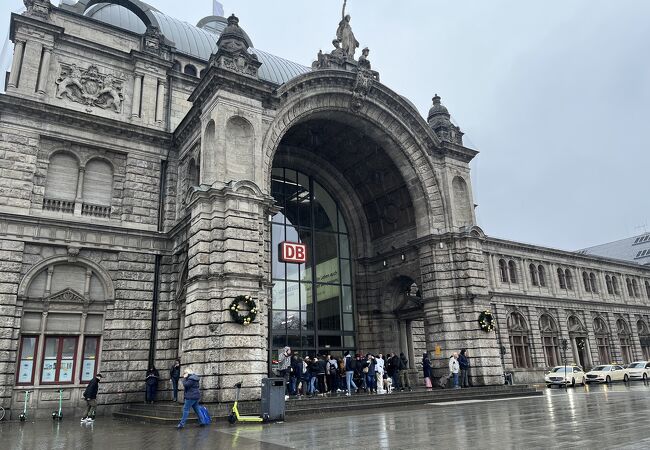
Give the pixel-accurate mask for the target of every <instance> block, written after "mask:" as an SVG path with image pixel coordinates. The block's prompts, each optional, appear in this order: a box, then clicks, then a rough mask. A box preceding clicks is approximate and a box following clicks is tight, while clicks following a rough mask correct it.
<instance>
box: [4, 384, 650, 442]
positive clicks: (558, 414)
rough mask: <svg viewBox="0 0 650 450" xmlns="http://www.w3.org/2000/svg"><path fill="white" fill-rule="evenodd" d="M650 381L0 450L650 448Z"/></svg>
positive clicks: (69, 434)
mask: <svg viewBox="0 0 650 450" xmlns="http://www.w3.org/2000/svg"><path fill="white" fill-rule="evenodd" d="M648 411H650V384H644V383H642V382H636V383H631V384H629V385H625V384H623V383H620V384H614V385H612V386H611V387H610V386H597V385H592V386H588V387H584V388H583V387H577V388H575V389H571V388H569V390H568V391H567V392H565V391H564V390H563V389H557V388H554V389H547V390H546V391H545V395H544V396H541V397H522V398H514V399H504V400H488V401H473V400H469V401H465V402H462V403H442V404H429V405H424V406H418V407H417V408H407V409H392V410H386V411H382V410H377V409H375V410H372V411H367V412H358V411H355V412H353V413H352V412H351V413H350V414H340V415H336V416H324V417H317V418H313V417H311V418H307V419H305V420H299V421H292V422H286V423H276V424H266V425H241V426H230V425H228V424H226V423H223V422H218V423H216V424H214V423H213V424H212V425H211V426H210V427H209V428H200V427H198V426H188V427H187V428H185V429H183V430H176V429H175V428H170V427H167V426H161V425H147V424H134V423H126V422H121V421H118V420H114V419H111V418H108V417H106V418H101V417H100V418H98V420H97V421H96V422H95V424H93V425H92V426H90V425H80V424H79V422H78V420H71V419H70V420H66V419H64V420H63V422H60V423H58V422H57V423H53V422H51V421H40V422H35V423H24V424H20V423H17V422H2V423H0V448H2V449H4V448H7V449H12V450H13V449H16V450H18V449H29V450H40V449H62V450H63V449H65V450H68V449H98V450H104V449H106V450H127V449H128V450H132V449H134V450H144V449H156V450H158V449H160V450H166V449H188V450H190V449H192V450H201V449H231V448H233V449H247V450H248V449H251V450H254V449H269V450H275V449H285V448H300V449H303V448H305V449H306V448H309V449H314V448H327V449H334V448H341V449H346V450H349V449H355V450H356V449H399V450H406V449H424V448H433V447H435V448H443V449H456V448H459V449H466V448H563V449H567V448H590V449H596V448H597V449H598V450H602V449H609V448H611V449H623V448H630V449H632V448H639V449H641V448H650V414H648Z"/></svg>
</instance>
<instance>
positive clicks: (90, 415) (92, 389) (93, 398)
mask: <svg viewBox="0 0 650 450" xmlns="http://www.w3.org/2000/svg"><path fill="white" fill-rule="evenodd" d="M102 377H103V375H102V374H101V373H98V374H97V375H95V376H94V377H93V379H92V380H90V383H88V386H86V390H85V391H84V393H83V397H84V400H85V401H86V414H84V416H83V417H82V418H81V423H92V422H94V421H95V413H96V411H97V392H98V391H99V382H100V381H101V380H102Z"/></svg>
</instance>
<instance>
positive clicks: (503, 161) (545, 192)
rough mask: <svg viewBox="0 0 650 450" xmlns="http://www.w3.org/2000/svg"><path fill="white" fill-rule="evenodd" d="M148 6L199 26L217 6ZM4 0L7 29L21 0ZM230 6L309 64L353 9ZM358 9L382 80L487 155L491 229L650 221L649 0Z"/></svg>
mask: <svg viewBox="0 0 650 450" xmlns="http://www.w3.org/2000/svg"><path fill="white" fill-rule="evenodd" d="M55 1H57V0H55ZM149 2H150V3H152V4H153V5H154V6H155V7H157V8H158V9H159V10H161V11H163V12H165V13H167V14H169V15H173V16H176V17H178V18H180V19H183V20H186V21H188V22H190V23H193V24H195V23H197V22H198V20H199V19H201V18H202V17H204V16H206V15H209V14H210V13H211V11H212V0H184V1H178V0H149ZM0 3H2V6H0V12H1V14H2V16H1V21H2V25H0V33H1V35H2V36H4V35H5V34H6V30H7V26H8V22H9V11H10V10H11V9H13V8H14V7H18V6H20V5H22V1H20V0H1V1H0ZM223 3H224V8H225V12H226V15H229V14H230V13H233V12H234V13H236V14H237V15H238V16H239V18H240V25H241V26H242V27H243V28H244V29H245V30H246V32H247V33H248V34H249V35H250V36H251V38H252V40H253V42H254V45H255V47H258V48H260V49H262V50H266V51H269V52H271V53H274V54H277V55H280V56H283V57H286V58H289V59H292V60H294V61H297V62H299V63H302V64H305V65H309V64H311V62H312V61H313V59H314V58H315V55H316V53H317V52H318V50H319V49H321V48H322V49H323V51H328V50H329V49H330V47H331V44H330V42H331V40H332V39H333V38H334V35H335V31H336V27H337V25H338V21H339V20H340V13H341V11H340V10H341V5H342V1H340V0H309V1H305V0H274V1H268V0H223ZM348 12H349V13H350V14H351V16H352V28H353V30H354V32H355V35H356V37H357V39H358V40H359V41H360V42H361V46H362V47H364V46H368V47H370V49H371V53H370V60H371V61H372V64H373V69H376V70H378V71H379V72H380V74H381V80H382V82H383V83H384V84H386V85H387V86H389V87H390V88H392V89H393V90H395V91H397V92H398V93H399V94H401V95H404V96H406V97H408V98H409V99H410V100H411V101H413V103H415V105H416V106H417V107H418V109H419V110H420V112H421V113H422V114H423V115H425V117H426V113H427V111H428V109H429V107H430V104H431V97H432V96H433V94H434V93H438V94H439V95H440V96H441V97H442V101H443V103H444V104H445V105H446V106H447V107H448V108H449V111H450V112H451V114H452V116H453V119H454V120H455V122H456V123H457V124H458V125H459V126H460V127H461V129H462V130H463V131H464V132H465V133H466V134H465V144H466V145H467V146H468V147H472V148H474V149H476V150H479V151H480V152H481V153H480V155H479V156H478V157H477V158H476V159H475V161H474V162H473V163H472V171H473V190H474V196H475V202H476V203H477V204H478V205H479V207H478V210H477V215H478V222H479V225H480V226H481V227H482V228H483V229H484V230H485V232H486V233H487V234H488V235H491V236H496V237H502V238H506V239H511V240H516V241H522V242H528V243H534V244H539V245H545V246H551V247H557V248H562V249H567V250H573V249H579V248H582V247H586V246H590V245H595V244H599V243H604V242H608V241H612V240H617V239H621V238H624V237H628V236H632V235H635V234H640V233H641V232H643V231H644V227H645V229H647V230H648V231H650V195H648V194H649V192H648V190H649V189H648V186H649V182H648V180H649V178H650V176H649V174H650V152H649V151H648V144H647V140H648V139H647V135H648V130H649V129H650V106H649V105H650V58H649V57H648V55H649V54H650V52H649V50H650V26H648V23H649V20H650V1H647V0H625V1H611V0H610V1H604V0H544V1H541V0H540V1H521V0H510V1H509V0H473V1H470V0H465V1H459V0H456V1H452V0H446V1H442V0H408V1H401V2H396V1H394V0H393V1H389V0H349V1H348ZM644 130H645V131H644Z"/></svg>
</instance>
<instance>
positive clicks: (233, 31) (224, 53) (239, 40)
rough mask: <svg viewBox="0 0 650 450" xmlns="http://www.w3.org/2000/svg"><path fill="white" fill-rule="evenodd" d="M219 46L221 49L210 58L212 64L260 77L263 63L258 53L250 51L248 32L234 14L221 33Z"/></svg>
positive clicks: (249, 75)
mask: <svg viewBox="0 0 650 450" xmlns="http://www.w3.org/2000/svg"><path fill="white" fill-rule="evenodd" d="M217 46H218V47H219V50H218V51H217V53H216V54H214V55H213V56H212V57H211V58H210V64H211V65H214V66H216V67H219V68H220V69H225V70H228V71H231V72H235V73H238V74H241V75H245V76H248V77H253V78H257V77H258V70H259V68H260V66H261V65H262V63H261V62H259V61H258V59H257V56H256V55H253V54H251V53H249V52H248V48H249V44H248V40H247V39H246V34H245V33H244V31H243V30H242V29H241V28H240V26H239V19H238V18H237V17H236V16H235V15H234V14H233V15H231V16H230V17H229V18H228V26H227V27H226V28H225V29H224V30H223V32H222V33H221V36H220V37H219V41H217Z"/></svg>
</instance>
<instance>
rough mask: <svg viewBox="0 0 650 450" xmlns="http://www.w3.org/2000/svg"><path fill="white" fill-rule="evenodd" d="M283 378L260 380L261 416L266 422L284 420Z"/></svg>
mask: <svg viewBox="0 0 650 450" xmlns="http://www.w3.org/2000/svg"><path fill="white" fill-rule="evenodd" d="M284 389H285V387H284V378H263V379H262V402H261V403H262V405H261V411H260V412H261V414H262V417H264V418H265V419H266V420H284Z"/></svg>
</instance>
